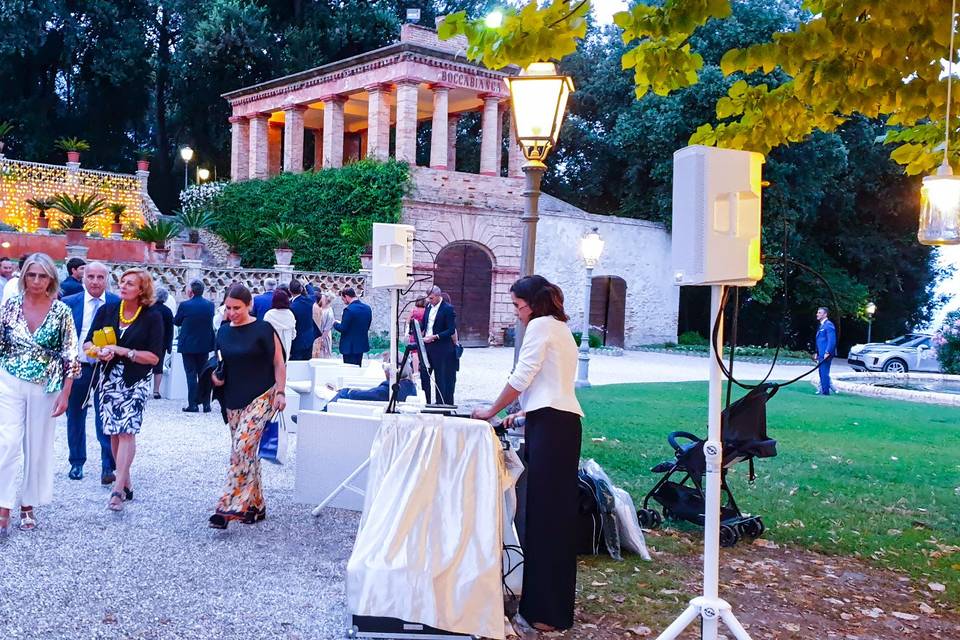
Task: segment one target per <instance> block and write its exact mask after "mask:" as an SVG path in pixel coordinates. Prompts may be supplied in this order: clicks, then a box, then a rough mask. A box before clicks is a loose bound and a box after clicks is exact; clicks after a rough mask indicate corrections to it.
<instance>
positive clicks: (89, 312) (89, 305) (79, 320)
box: [63, 262, 120, 484]
mask: <svg viewBox="0 0 960 640" xmlns="http://www.w3.org/2000/svg"><path fill="white" fill-rule="evenodd" d="M109 277H110V273H109V272H108V271H107V267H106V266H105V265H104V264H102V263H100V262H91V263H89V264H87V265H86V268H85V269H84V272H83V291H81V292H80V293H75V294H73V295H72V296H67V297H65V298H64V299H63V303H64V304H66V305H67V306H68V307H70V309H71V311H72V312H73V321H74V324H75V326H76V329H77V335H78V337H79V341H80V344H81V345H83V343H84V342H86V340H87V334H88V333H89V332H90V327H91V326H92V325H93V319H94V317H95V316H96V315H97V312H98V311H99V310H100V307H102V306H103V305H105V304H116V303H119V302H120V298H118V297H117V296H115V295H114V294H112V293H109V292H107V280H108V278H109ZM93 365H94V361H93V360H91V359H90V358H88V357H87V356H86V355H85V354H82V353H81V354H80V377H79V378H77V379H76V380H74V383H73V388H72V389H71V390H70V401H69V403H68V404H67V443H68V445H69V447H70V473H69V474H67V475H68V477H69V478H70V479H71V480H81V479H83V465H84V464H85V463H86V461H87V409H86V408H85V407H84V406H83V403H84V400H85V399H86V398H87V394H88V392H89V391H90V384H91V382H92V381H93ZM93 404H94V413H95V423H96V430H97V440H99V442H100V463H101V467H102V469H101V474H100V482H101V483H102V484H110V483H112V482H113V481H114V479H115V478H114V473H113V471H114V469H115V468H116V465H115V462H114V459H113V452H112V451H111V449H110V437H109V436H106V435H104V433H103V418H102V417H101V416H100V402H99V400H98V399H97V396H96V394H94V397H93Z"/></svg>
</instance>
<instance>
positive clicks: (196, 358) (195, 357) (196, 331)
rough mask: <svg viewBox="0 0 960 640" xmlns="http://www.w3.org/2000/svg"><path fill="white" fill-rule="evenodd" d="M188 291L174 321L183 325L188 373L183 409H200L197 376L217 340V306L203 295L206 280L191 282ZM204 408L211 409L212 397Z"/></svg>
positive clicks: (180, 346)
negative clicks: (185, 400) (185, 401)
mask: <svg viewBox="0 0 960 640" xmlns="http://www.w3.org/2000/svg"><path fill="white" fill-rule="evenodd" d="M187 295H188V296H189V298H187V299H186V300H184V301H183V302H181V303H180V306H179V307H177V315H176V317H174V319H173V324H175V325H177V326H178V327H180V335H179V336H178V337H177V351H179V352H180V355H181V357H182V358H183V371H184V373H186V374H187V406H185V407H184V408H183V411H185V412H187V413H197V412H199V411H200V407H199V404H200V399H199V396H198V394H197V379H198V376H199V375H200V371H202V370H203V366H204V365H205V364H207V358H209V357H210V352H211V351H213V349H214V344H215V340H216V338H215V336H214V335H213V313H214V307H213V303H212V302H210V301H209V300H205V299H204V298H203V283H202V282H200V281H199V280H194V281H193V282H191V283H190V288H189V290H188V292H187ZM203 412H204V413H210V400H209V398H208V399H205V400H204V403H203Z"/></svg>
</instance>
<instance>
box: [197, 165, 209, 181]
mask: <svg viewBox="0 0 960 640" xmlns="http://www.w3.org/2000/svg"><path fill="white" fill-rule="evenodd" d="M209 179H210V169H205V168H200V169H197V181H198V182H206V181H207V180H209Z"/></svg>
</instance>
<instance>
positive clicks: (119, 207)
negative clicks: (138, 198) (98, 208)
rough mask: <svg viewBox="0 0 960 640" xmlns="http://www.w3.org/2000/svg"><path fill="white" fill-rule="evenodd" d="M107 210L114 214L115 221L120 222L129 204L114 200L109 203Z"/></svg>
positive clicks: (115, 222)
mask: <svg viewBox="0 0 960 640" xmlns="http://www.w3.org/2000/svg"><path fill="white" fill-rule="evenodd" d="M107 210H108V211H109V212H110V213H111V214H112V215H113V223H114V224H120V216H122V215H123V212H124V211H126V210H127V205H125V204H120V203H119V202H114V203H112V204H109V205H107Z"/></svg>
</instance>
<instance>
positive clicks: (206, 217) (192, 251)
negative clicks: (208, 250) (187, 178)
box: [177, 207, 215, 260]
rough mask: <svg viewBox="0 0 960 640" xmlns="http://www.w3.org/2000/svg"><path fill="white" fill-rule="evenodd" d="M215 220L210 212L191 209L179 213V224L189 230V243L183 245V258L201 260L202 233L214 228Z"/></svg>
mask: <svg viewBox="0 0 960 640" xmlns="http://www.w3.org/2000/svg"><path fill="white" fill-rule="evenodd" d="M214 220H215V218H214V217H213V214H212V213H210V212H209V211H206V210H204V209H199V208H192V207H191V208H190V209H186V210H184V211H181V212H179V213H177V222H178V223H179V224H180V226H181V227H183V228H184V229H186V230H187V236H188V237H187V242H184V243H183V257H184V258H185V259H186V260H199V259H200V252H201V251H202V250H203V247H202V246H201V245H200V231H201V230H202V229H208V228H210V227H211V226H213V223H214Z"/></svg>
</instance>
